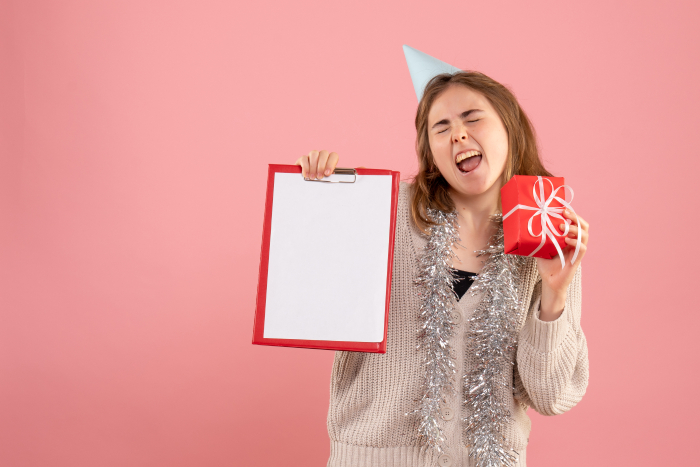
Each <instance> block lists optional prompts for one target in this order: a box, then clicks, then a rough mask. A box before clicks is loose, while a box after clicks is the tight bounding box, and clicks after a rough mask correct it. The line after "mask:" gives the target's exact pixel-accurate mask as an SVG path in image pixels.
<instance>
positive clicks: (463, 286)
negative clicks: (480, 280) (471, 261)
mask: <svg viewBox="0 0 700 467" xmlns="http://www.w3.org/2000/svg"><path fill="white" fill-rule="evenodd" d="M475 277H476V273H475V272H467V271H462V270H460V269H455V281H454V284H453V286H452V287H453V288H454V290H455V293H456V294H457V297H459V298H460V299H461V298H462V296H463V295H464V294H465V293H467V290H469V287H470V286H471V285H472V282H474V278H475Z"/></svg>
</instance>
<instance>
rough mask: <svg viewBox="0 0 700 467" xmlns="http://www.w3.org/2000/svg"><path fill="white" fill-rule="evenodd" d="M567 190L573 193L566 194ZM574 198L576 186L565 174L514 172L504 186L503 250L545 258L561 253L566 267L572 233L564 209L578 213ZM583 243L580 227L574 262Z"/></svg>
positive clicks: (502, 191)
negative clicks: (566, 248)
mask: <svg viewBox="0 0 700 467" xmlns="http://www.w3.org/2000/svg"><path fill="white" fill-rule="evenodd" d="M567 190H569V192H570V196H567V195H568V193H567ZM573 198H574V190H572V189H571V187H570V186H568V185H565V184H564V178H563V177H540V176H533V175H514V176H513V178H511V179H510V180H509V181H508V183H506V184H505V185H504V186H503V188H501V207H502V209H503V237H504V238H503V243H504V252H505V253H510V254H513V255H520V256H535V257H537V258H546V259H551V258H554V257H555V256H557V255H559V258H560V259H561V267H562V268H563V267H564V264H565V261H564V253H563V251H562V250H563V249H564V248H565V247H566V245H567V244H566V242H565V241H564V239H565V238H566V236H567V235H568V234H569V224H570V223H571V220H569V219H566V218H565V217H564V216H563V215H562V212H563V211H564V209H565V208H568V209H569V211H571V212H572V213H573V214H574V215H575V214H576V213H575V212H574V210H573V208H572V207H571V205H570V203H571V201H572V200H573ZM560 224H565V230H564V231H562V230H561V229H560V228H559V225H560ZM580 244H581V230H580V229H579V232H578V241H577V244H576V251H575V253H574V256H573V257H572V259H571V263H572V264H573V262H574V260H575V259H576V256H577V255H578V251H579V246H580Z"/></svg>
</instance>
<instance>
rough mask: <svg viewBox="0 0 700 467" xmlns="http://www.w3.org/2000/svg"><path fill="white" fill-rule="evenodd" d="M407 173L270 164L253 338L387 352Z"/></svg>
mask: <svg viewBox="0 0 700 467" xmlns="http://www.w3.org/2000/svg"><path fill="white" fill-rule="evenodd" d="M399 176H400V174H399V172H396V171H391V170H380V169H341V168H336V169H335V171H334V173H333V174H331V176H330V177H326V178H324V179H323V180H308V179H305V178H303V177H302V176H301V167H300V166H297V165H278V164H270V165H269V168H268V178H267V193H266V199H265V216H264V221H263V236H262V247H261V252H260V270H259V275H258V290H257V301H256V307H255V322H254V325H253V344H256V345H272V346H281V347H301V348H308V349H326V350H349V351H355V352H373V353H386V336H387V326H388V324H389V303H390V299H391V278H392V267H393V259H394V234H395V232H396V209H397V205H398V194H399Z"/></svg>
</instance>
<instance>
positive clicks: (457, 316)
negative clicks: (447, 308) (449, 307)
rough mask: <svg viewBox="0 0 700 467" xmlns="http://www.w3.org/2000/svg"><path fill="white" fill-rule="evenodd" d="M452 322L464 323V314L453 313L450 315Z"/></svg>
mask: <svg viewBox="0 0 700 467" xmlns="http://www.w3.org/2000/svg"><path fill="white" fill-rule="evenodd" d="M450 321H451V322H452V324H459V323H461V322H462V313H460V312H459V311H453V312H452V313H450Z"/></svg>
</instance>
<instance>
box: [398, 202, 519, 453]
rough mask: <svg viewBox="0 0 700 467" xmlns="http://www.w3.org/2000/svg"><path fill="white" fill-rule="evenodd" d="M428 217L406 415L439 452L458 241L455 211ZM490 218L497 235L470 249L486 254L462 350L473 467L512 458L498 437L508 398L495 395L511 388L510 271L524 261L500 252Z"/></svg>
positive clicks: (449, 373)
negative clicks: (417, 354)
mask: <svg viewBox="0 0 700 467" xmlns="http://www.w3.org/2000/svg"><path fill="white" fill-rule="evenodd" d="M428 216H429V217H430V218H431V220H433V221H434V222H435V223H436V225H433V226H431V227H430V229H429V239H428V243H427V244H426V246H425V250H424V252H423V255H422V256H421V258H420V259H419V268H420V272H419V275H418V278H417V279H416V285H417V286H418V287H419V289H420V290H419V294H420V296H421V297H422V299H423V303H422V304H421V308H420V318H421V321H422V326H421V329H420V330H419V333H420V334H419V337H420V344H419V348H423V349H424V350H425V353H426V354H425V358H424V366H425V373H424V379H423V388H422V392H423V396H422V398H421V399H420V405H419V407H418V408H417V409H416V410H414V411H413V412H409V414H413V413H418V414H420V417H421V418H420V424H419V428H418V433H419V436H420V437H421V439H424V440H425V441H426V443H427V444H428V445H429V446H432V447H434V448H435V449H437V451H438V453H440V454H441V453H442V452H443V450H444V448H443V443H444V441H445V437H444V435H443V433H442V429H441V427H440V425H439V419H440V402H441V401H442V400H443V395H444V394H445V393H446V392H450V393H452V392H453V391H454V384H453V378H454V375H455V373H456V369H455V363H454V361H453V360H452V358H451V357H450V345H449V342H450V339H451V338H452V335H453V332H452V326H453V325H452V323H451V321H450V313H451V312H452V311H453V310H454V309H455V307H456V303H457V301H456V298H457V297H456V295H455V293H454V289H453V286H452V284H453V281H454V275H453V270H454V269H453V268H452V259H453V258H454V257H455V254H454V252H453V251H452V247H453V245H454V244H455V243H457V242H459V230H458V229H459V226H458V225H457V213H456V212H454V211H453V212H450V213H444V212H441V211H437V210H428ZM491 220H492V221H493V222H495V223H496V225H497V232H496V233H495V234H494V235H493V237H491V239H490V240H489V243H488V246H487V248H486V249H484V250H479V251H477V252H476V253H477V256H482V255H486V254H488V255H489V256H488V258H487V259H486V261H485V263H484V266H483V267H482V269H481V271H480V272H479V274H478V275H477V277H476V279H475V280H474V283H473V284H472V286H471V287H470V292H471V293H472V295H475V294H477V293H478V292H480V291H482V290H483V291H485V294H484V297H483V298H482V300H481V302H480V303H479V305H478V306H477V308H476V310H475V311H474V314H473V315H472V317H471V318H470V319H469V326H468V330H467V346H466V348H467V352H468V355H475V356H476V357H477V365H476V366H475V368H474V369H473V370H472V371H470V372H469V373H468V374H466V375H465V376H464V394H465V401H464V404H465V405H466V406H467V408H468V411H469V414H470V415H469V417H468V418H466V419H463V420H462V421H463V422H464V430H465V437H466V439H467V444H468V446H469V451H470V454H469V455H470V457H474V458H475V459H476V465H477V467H502V466H506V467H508V466H512V465H513V462H514V460H515V456H514V455H513V452H514V451H512V450H511V449H509V448H507V446H506V444H507V442H506V439H505V437H504V435H503V432H504V428H505V424H506V423H509V422H510V421H511V418H510V412H509V410H508V407H507V405H506V403H507V401H506V400H504V399H503V398H502V397H499V392H500V391H510V390H511V385H510V384H509V382H508V381H507V380H506V378H505V375H507V374H508V365H513V362H512V361H511V355H512V352H513V351H514V350H515V346H516V344H517V333H518V329H517V310H518V290H517V280H518V277H517V274H518V269H519V268H520V266H521V265H522V264H523V263H524V261H525V259H524V258H523V257H521V256H515V255H508V254H504V253H503V222H502V216H501V214H496V215H494V216H492V217H491ZM508 393H510V392H508ZM407 415H408V414H407ZM516 454H517V453H516Z"/></svg>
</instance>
